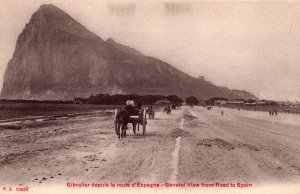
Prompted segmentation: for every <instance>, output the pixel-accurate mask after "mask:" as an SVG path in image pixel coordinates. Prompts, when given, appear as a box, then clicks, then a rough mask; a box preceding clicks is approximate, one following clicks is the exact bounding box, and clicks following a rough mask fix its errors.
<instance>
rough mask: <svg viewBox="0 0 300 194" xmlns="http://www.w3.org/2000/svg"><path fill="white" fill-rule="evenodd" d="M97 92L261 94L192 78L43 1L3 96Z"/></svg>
mask: <svg viewBox="0 0 300 194" xmlns="http://www.w3.org/2000/svg"><path fill="white" fill-rule="evenodd" d="M98 93H108V94H116V93H119V94H125V93H136V94H163V95H168V94H176V95H179V96H181V97H186V96H190V95H195V96H197V97H198V98H200V99H205V98H208V97H213V96H219V97H227V98H256V97H255V96H254V95H252V94H250V93H248V92H245V91H237V90H229V89H227V88H224V87H217V86H215V85H213V84H212V83H210V82H207V81H205V80H200V79H197V78H193V77H191V76H189V75H187V74H185V73H183V72H181V71H179V70H178V69H176V68H174V67H172V66H171V65H170V64H168V63H165V62H163V61H161V60H159V59H156V58H153V57H148V56H145V55H143V54H142V53H140V52H139V51H137V50H135V49H132V48H130V47H127V46H125V45H121V44H118V43H116V42H115V41H114V40H112V39H108V40H107V41H104V40H103V39H101V38H100V37H98V36H97V35H95V34H94V33H92V32H90V31H89V30H87V29H86V28H85V27H84V26H82V25H81V24H80V23H78V22H77V21H75V20H74V19H73V18H72V17H71V16H69V15H68V14H67V13H65V12H64V11H62V10H61V9H59V8H57V7H55V6H53V5H42V6H41V7H40V8H39V9H38V10H37V12H35V13H34V14H33V15H32V17H31V19H30V21H29V23H28V24H26V26H25V28H24V30H23V32H22V33H21V34H20V35H19V37H18V40H17V43H16V48H15V52H14V55H13V58H12V59H11V60H10V61H9V63H8V67H7V69H6V72H5V75H4V84H3V89H2V91H1V97H2V98H7V99H38V100H54V99H56V100H62V99H72V98H74V97H88V96H90V95H92V94H98Z"/></svg>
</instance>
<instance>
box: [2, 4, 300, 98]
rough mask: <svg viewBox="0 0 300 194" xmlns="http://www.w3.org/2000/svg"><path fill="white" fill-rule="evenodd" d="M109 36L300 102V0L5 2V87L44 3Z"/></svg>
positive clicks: (216, 77)
mask: <svg viewBox="0 0 300 194" xmlns="http://www.w3.org/2000/svg"><path fill="white" fill-rule="evenodd" d="M49 3H51V4H53V5H55V6H57V7H59V8H60V9H62V10H64V11H65V12H67V13H68V14H69V15H71V16H72V17H73V18H74V19H75V20H77V21H78V22H79V23H81V24H82V25H84V26H85V27H86V28H87V29H89V30H91V31H92V32H94V33H95V34H97V35H99V36H100V37H101V38H102V39H105V40H106V39H108V38H110V37H111V38H113V39H114V40H115V41H117V42H119V43H121V44H125V45H127V46H130V47H133V48H135V49H137V50H139V51H141V52H142V53H144V54H145V55H148V56H153V57H156V58H159V59H161V60H163V61H166V62H168V63H170V64H171V65H173V66H174V67H176V68H178V69H179V70H181V71H183V72H185V73H188V74H189V75H191V76H194V77H198V76H205V79H206V80H208V81H211V82H212V83H214V84H216V85H218V86H225V87H228V88H230V89H240V90H246V91H249V92H251V93H253V94H255V95H256V96H257V97H259V98H261V99H271V100H279V101H281V100H284V101H286V100H289V101H300V86H299V84H298V83H300V64H299V63H300V2H296V1H295V2H294V1H288V2H287V1H284V2H283V1H282V2H272V1H247V2H245V1H238V2H237V1H236V2H235V1H173V0H168V1H163V0H152V1H150V0H135V1H134V0H132V1H130V0H123V1H120V0H109V1H108V0H102V1H100V0H85V1H82V0H0V5H1V6H0V88H2V84H3V75H4V72H5V69H6V67H7V63H8V61H9V59H11V58H12V55H13V52H14V49H15V44H16V40H17V38H18V36H19V34H20V33H21V32H22V30H23V29H24V27H25V24H26V23H28V22H29V19H30V17H31V15H32V14H33V13H34V12H35V11H36V10H37V9H38V8H39V7H40V5H42V4H49Z"/></svg>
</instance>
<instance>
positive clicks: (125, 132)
mask: <svg viewBox="0 0 300 194" xmlns="http://www.w3.org/2000/svg"><path fill="white" fill-rule="evenodd" d="M126 131H127V129H126V128H125V126H124V136H123V137H126Z"/></svg>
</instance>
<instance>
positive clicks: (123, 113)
mask: <svg viewBox="0 0 300 194" xmlns="http://www.w3.org/2000/svg"><path fill="white" fill-rule="evenodd" d="M129 118H130V114H129V112H128V111H127V110H126V109H121V110H120V111H119V112H117V114H116V120H115V126H116V127H115V130H116V135H117V136H118V138H119V139H120V138H124V137H126V130H127V129H128V127H127V124H128V123H129ZM136 125H137V123H132V129H133V133H134V134H135V132H136ZM138 131H139V128H138Z"/></svg>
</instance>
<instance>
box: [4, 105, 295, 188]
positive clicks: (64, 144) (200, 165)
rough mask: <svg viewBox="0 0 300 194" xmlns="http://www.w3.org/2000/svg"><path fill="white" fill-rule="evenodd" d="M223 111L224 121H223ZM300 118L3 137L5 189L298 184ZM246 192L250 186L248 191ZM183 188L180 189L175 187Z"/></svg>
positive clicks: (93, 122)
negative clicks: (123, 132) (121, 136)
mask: <svg viewBox="0 0 300 194" xmlns="http://www.w3.org/2000/svg"><path fill="white" fill-rule="evenodd" d="M222 110H223V112H224V115H223V116H221V111H222ZM299 120H300V117H299V116H297V115H279V116H277V117H270V116H269V115H268V113H265V112H251V111H243V110H241V111H237V110H232V109H221V108H217V107H214V108H213V109H212V110H211V111H208V110H206V109H205V108H202V107H194V108H191V107H182V108H181V109H179V110H173V111H172V114H170V115H166V114H163V113H162V112H157V113H156V114H155V119H154V120H148V125H147V130H146V136H142V132H141V131H138V132H137V134H136V135H133V133H132V130H131V126H130V125H129V127H130V129H129V131H128V132H127V134H128V136H127V138H125V139H121V140H118V139H117V136H116V135H115V132H114V126H113V116H112V115H104V116H98V115H82V116H79V117H72V118H69V119H62V120H55V121H43V122H44V124H37V125H36V126H35V125H30V126H31V127H26V128H22V129H20V130H1V131H0V134H1V137H0V153H1V154H0V172H1V173H0V180H1V182H0V185H6V186H14V187H15V186H19V187H22V186H28V187H31V188H32V187H40V186H47V185H53V184H63V185H65V184H66V183H68V182H70V183H82V182H88V183H92V182H95V183H137V182H139V183H147V184H148V183H149V184H159V185H160V186H163V187H166V185H165V183H186V184H187V183H193V184H194V183H195V184H198V183H207V184H210V183H242V184H245V186H249V184H252V186H253V185H255V186H260V185H268V184H275V185H276V184H292V185H295V184H296V185H297V184H298V183H300V121H299ZM246 184H248V185H246ZM177 186H178V185H177Z"/></svg>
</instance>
